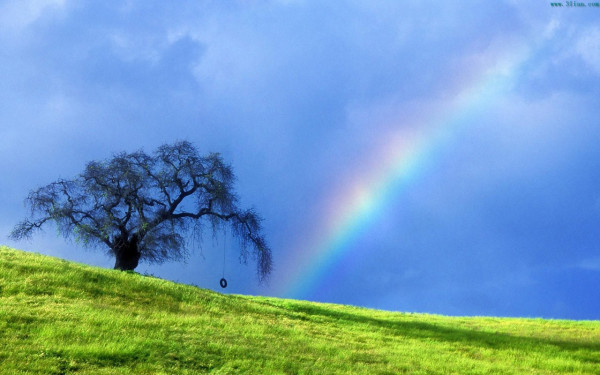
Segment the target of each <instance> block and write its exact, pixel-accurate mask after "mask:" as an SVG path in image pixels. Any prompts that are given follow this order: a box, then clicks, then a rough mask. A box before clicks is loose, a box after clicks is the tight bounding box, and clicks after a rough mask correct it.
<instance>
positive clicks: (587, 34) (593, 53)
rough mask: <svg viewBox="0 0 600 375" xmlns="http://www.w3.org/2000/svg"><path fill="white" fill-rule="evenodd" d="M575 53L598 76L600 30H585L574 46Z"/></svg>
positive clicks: (599, 68) (599, 69)
mask: <svg viewBox="0 0 600 375" xmlns="http://www.w3.org/2000/svg"><path fill="white" fill-rule="evenodd" d="M575 52H576V53H577V54H578V55H579V57H581V59H582V60H583V61H584V62H585V63H586V64H587V66H588V67H589V68H590V69H592V70H593V71H594V72H595V73H597V74H600V28H598V27H593V28H589V29H585V30H583V32H582V36H581V37H580V39H579V40H578V41H577V43H576V44H575Z"/></svg>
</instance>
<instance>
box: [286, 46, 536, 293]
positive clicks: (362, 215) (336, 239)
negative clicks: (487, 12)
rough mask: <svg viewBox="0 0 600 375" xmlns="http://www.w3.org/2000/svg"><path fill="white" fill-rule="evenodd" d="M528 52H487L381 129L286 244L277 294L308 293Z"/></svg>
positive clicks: (510, 78) (491, 98)
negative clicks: (411, 114) (420, 111)
mask: <svg viewBox="0 0 600 375" xmlns="http://www.w3.org/2000/svg"><path fill="white" fill-rule="evenodd" d="M529 55H530V54H529V51H528V50H527V49H526V48H519V49H517V50H513V51H512V53H510V54H508V56H504V57H502V58H497V57H493V58H492V59H490V60H493V63H491V64H490V63H486V62H485V61H484V62H482V63H481V64H480V65H481V66H480V67H479V68H478V69H476V70H477V73H476V74H471V75H470V76H469V77H461V84H460V85H458V87H457V88H455V90H452V91H451V92H452V94H451V95H450V99H449V100H446V101H444V103H437V104H434V105H430V107H433V108H428V111H427V113H428V115H426V116H421V117H422V118H418V119H413V120H412V121H411V123H406V122H405V121H402V126H399V127H396V128H397V129H398V128H399V129H398V130H396V131H395V132H394V131H392V132H391V133H390V134H384V135H383V136H384V137H385V138H383V139H386V140H387V141H386V143H385V144H384V146H383V147H381V148H380V149H379V150H377V151H376V152H373V153H372V154H371V155H370V157H371V160H370V161H367V162H366V163H365V164H367V165H369V166H370V168H366V169H365V170H364V171H363V172H360V173H359V175H357V176H355V177H354V178H353V180H352V182H351V183H350V184H347V185H345V186H349V188H345V189H343V190H342V191H339V189H338V190H335V191H332V192H330V193H329V194H328V196H329V197H332V199H331V200H332V201H333V203H332V204H330V205H329V206H328V207H327V209H326V210H325V211H324V212H326V213H327V215H325V219H324V221H323V222H322V225H317V228H316V230H313V232H312V233H310V234H309V235H308V236H305V237H306V238H308V240H305V241H303V242H302V243H300V244H296V246H295V247H293V248H292V249H291V251H290V254H293V256H295V258H289V259H287V262H286V264H287V266H286V271H287V272H288V273H287V275H286V280H284V282H283V283H281V289H280V290H279V292H280V293H279V294H280V295H282V296H284V297H290V298H310V295H311V292H312V291H314V290H317V288H319V287H321V284H322V283H323V281H324V280H325V278H326V277H327V275H328V274H331V273H332V272H333V271H334V268H335V267H336V265H337V264H339V263H340V262H341V261H342V260H343V258H344V257H345V256H346V254H347V252H349V251H350V250H349V249H350V248H351V246H350V245H351V244H352V243H354V242H356V240H357V239H359V238H360V236H361V234H364V233H365V231H366V230H367V229H368V228H369V227H370V226H371V225H373V223H375V222H376V221H377V219H378V218H379V217H380V216H381V214H382V212H383V210H384V209H385V207H386V206H387V203H388V202H389V201H391V200H392V199H395V198H397V197H398V196H399V195H401V194H403V193H404V192H406V191H407V189H409V187H410V186H411V185H413V184H414V183H415V182H416V181H418V180H419V178H421V177H422V176H423V175H424V174H425V173H426V172H427V171H428V170H429V169H430V166H431V165H432V164H434V163H435V162H436V161H437V160H439V159H440V156H441V154H443V152H444V150H447V149H448V148H449V147H450V146H451V145H452V144H453V143H455V142H457V140H458V139H460V135H461V134H464V132H465V130H466V127H468V126H470V125H469V124H471V123H472V121H470V119H473V118H474V117H475V116H476V115H478V114H480V113H481V111H483V110H485V109H486V108H489V106H490V105H491V104H492V103H494V102H495V101H497V100H498V99H499V98H501V96H502V95H503V94H505V93H506V92H507V91H508V90H509V89H510V88H511V86H512V84H513V83H514V79H515V78H516V76H517V75H518V74H517V73H518V71H519V69H520V67H521V66H522V65H523V63H524V62H525V61H526V60H527V57H528V56H529ZM483 60H485V59H483ZM333 197H340V198H338V199H335V198H333ZM290 270H292V271H293V272H290Z"/></svg>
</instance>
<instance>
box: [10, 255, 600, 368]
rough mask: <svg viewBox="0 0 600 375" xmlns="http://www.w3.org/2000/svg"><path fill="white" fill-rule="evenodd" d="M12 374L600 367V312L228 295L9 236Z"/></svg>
mask: <svg viewBox="0 0 600 375" xmlns="http://www.w3.org/2000/svg"><path fill="white" fill-rule="evenodd" d="M0 373H2V374H20V373H27V374H29V373H32V374H33V373H37V374H67V373H77V374H130V373H139V374H173V373H182V374H197V373H213V374H234V373H253V374H271V373H273V374H398V373H410V374H448V373H460V374H488V373H489V374H493V373H495V374H556V373H568V374H599V373H600V322H597V321H594V322H574V321H549V320H541V319H506V318H456V317H443V316H435V315H425V314H405V313H391V312H385V311H377V310H369V309H363V308H356V307H350V306H340V305H330V304H317V303H310V302H302V301H294V300H284V299H276V298H262V297H246V296H226V295H222V294H219V293H215V292H212V291H208V290H204V289H199V288H196V287H193V286H188V285H183V284H177V283H173V282H169V281H165V280H161V279H157V278H153V277H147V276H142V275H139V274H135V273H125V272H120V271H114V270H107V269H100V268H96V267H90V266H85V265H81V264H77V263H72V262H67V261H64V260H60V259H56V258H51V257H47V256H42V255H37V254H31V253H26V252H22V251H18V250H14V249H10V248H7V247H1V246H0Z"/></svg>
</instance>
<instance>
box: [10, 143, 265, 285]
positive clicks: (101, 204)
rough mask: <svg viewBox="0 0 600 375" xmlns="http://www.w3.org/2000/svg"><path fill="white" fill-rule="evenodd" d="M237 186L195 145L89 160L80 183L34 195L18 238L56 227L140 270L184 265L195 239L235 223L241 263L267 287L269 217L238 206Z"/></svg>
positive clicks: (217, 159) (224, 167)
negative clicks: (265, 225) (146, 265)
mask: <svg viewBox="0 0 600 375" xmlns="http://www.w3.org/2000/svg"><path fill="white" fill-rule="evenodd" d="M234 180H235V177H234V174H233V171H232V168H231V166H230V165H228V164H226V163H225V162H224V161H223V159H222V157H221V156H220V155H219V154H217V153H210V154H208V155H206V156H200V155H199V154H198V151H197V150H196V148H195V147H194V146H193V145H192V144H191V143H190V142H187V141H181V142H177V143H174V144H165V145H163V146H161V147H159V148H158V149H157V150H156V151H155V152H154V154H152V155H148V154H146V153H144V152H143V151H137V152H134V153H125V152H123V153H119V154H116V155H114V156H113V158H112V159H110V160H106V161H100V162H98V161H91V162H89V163H88V164H87V166H86V168H85V170H84V171H83V173H81V174H80V175H78V176H77V177H76V178H74V179H71V180H65V179H59V180H57V181H55V182H52V183H50V184H48V185H46V186H43V187H41V188H39V189H37V190H34V191H32V192H30V193H29V195H28V197H27V198H26V204H27V205H28V206H29V207H30V208H31V214H30V217H29V218H28V219H25V220H23V221H21V222H20V223H19V224H17V225H16V226H15V228H14V229H13V231H12V233H11V238H13V239H22V238H28V237H30V236H31V235H32V234H33V233H34V232H35V231H36V230H39V229H40V228H41V227H42V226H44V225H45V224H46V223H48V222H54V223H55V224H56V226H57V227H58V230H59V232H60V233H61V234H62V235H63V236H64V237H65V238H69V237H71V236H73V237H74V238H75V239H76V240H77V241H78V242H81V243H82V244H83V245H85V246H88V247H97V246H105V247H106V248H108V252H109V253H110V254H111V255H113V256H115V268H116V269H121V270H133V269H135V268H136V267H137V266H138V262H139V261H146V262H150V263H162V262H164V261H168V260H181V259H184V258H185V257H186V256H187V255H188V254H189V252H188V249H187V246H186V242H187V241H186V238H187V236H186V235H187V234H189V233H190V232H193V234H201V233H202V231H203V229H205V228H206V226H209V228H210V229H211V230H212V232H213V234H215V233H216V232H217V230H219V229H220V228H223V226H224V225H227V226H229V227H230V228H231V231H232V233H233V234H234V236H236V237H237V238H238V239H239V240H240V244H241V246H240V251H241V254H240V258H241V259H242V261H243V262H246V261H247V259H248V255H249V254H250V255H251V256H252V257H253V258H254V259H255V260H256V264H257V274H258V277H259V280H261V281H262V280H263V279H265V277H267V276H268V275H269V273H270V272H271V269H272V257H271V250H270V248H269V246H268V245H267V243H266V241H265V238H264V236H263V234H262V227H261V221H262V219H261V217H260V216H259V215H258V214H257V213H256V212H255V211H254V210H253V209H247V210H242V209H240V208H239V207H238V198H237V196H236V195H235V193H234V190H233V183H234ZM248 248H250V249H251V251H250V252H249V251H248Z"/></svg>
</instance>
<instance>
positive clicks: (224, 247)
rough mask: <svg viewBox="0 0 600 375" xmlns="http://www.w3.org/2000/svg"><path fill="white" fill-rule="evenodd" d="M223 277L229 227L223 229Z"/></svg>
mask: <svg viewBox="0 0 600 375" xmlns="http://www.w3.org/2000/svg"><path fill="white" fill-rule="evenodd" d="M223 237H224V238H223V278H225V252H226V251H227V228H225V229H224V230H223Z"/></svg>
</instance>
